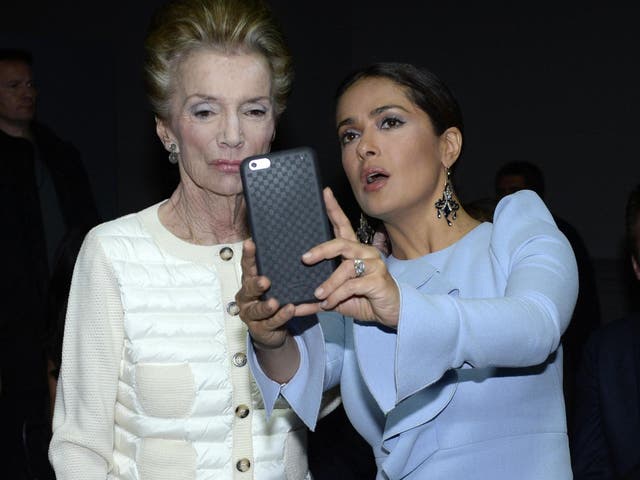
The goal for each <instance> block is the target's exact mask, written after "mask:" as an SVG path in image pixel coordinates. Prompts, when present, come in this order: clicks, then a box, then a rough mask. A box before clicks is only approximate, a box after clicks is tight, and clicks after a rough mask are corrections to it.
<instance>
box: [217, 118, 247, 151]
mask: <svg viewBox="0 0 640 480" xmlns="http://www.w3.org/2000/svg"><path fill="white" fill-rule="evenodd" d="M243 143H244V135H243V133H242V124H241V122H240V119H239V118H238V115H236V114H228V115H225V117H224V120H223V123H222V129H221V131H220V132H219V134H218V144H220V145H222V146H226V147H229V148H237V147H240V146H242V144H243Z"/></svg>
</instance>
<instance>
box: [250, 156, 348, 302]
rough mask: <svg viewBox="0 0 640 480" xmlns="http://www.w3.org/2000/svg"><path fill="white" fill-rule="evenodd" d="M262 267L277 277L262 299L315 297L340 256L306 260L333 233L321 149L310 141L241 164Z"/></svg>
mask: <svg viewBox="0 0 640 480" xmlns="http://www.w3.org/2000/svg"><path fill="white" fill-rule="evenodd" d="M240 177H241V179H242V185H243V188H244V196H245V200H246V204H247V213H248V217H249V228H250V229H251V237H252V239H253V241H254V242H255V244H256V263H257V268H258V273H259V274H260V275H265V276H267V277H269V279H270V280H271V287H270V288H269V290H267V292H265V294H264V295H263V296H262V300H266V299H269V298H272V297H274V298H276V300H278V302H279V303H280V305H281V306H282V305H286V304H288V303H293V304H294V305H298V304H301V303H313V302H317V301H318V300H317V299H316V298H315V296H314V295H313V292H314V291H315V289H316V288H317V287H318V286H319V285H320V284H321V283H322V282H323V281H324V280H326V279H327V278H328V277H329V275H331V273H332V272H333V271H334V270H335V268H336V266H337V262H336V260H323V261H321V262H320V263H317V264H315V265H305V264H304V263H302V260H301V259H300V257H301V256H302V254H303V253H305V252H306V251H307V250H309V249H310V248H311V247H313V246H315V245H318V244H319V243H322V242H325V241H327V240H330V239H332V238H333V233H332V229H331V227H330V224H329V219H328V217H327V214H326V209H325V205H324V200H323V198H322V181H321V176H320V170H319V167H318V160H317V155H316V152H315V151H314V150H313V149H312V148H310V147H299V148H293V149H289V150H281V151H276V152H270V153H266V154H263V155H253V156H251V157H248V158H245V159H244V160H243V161H242V163H241V165H240Z"/></svg>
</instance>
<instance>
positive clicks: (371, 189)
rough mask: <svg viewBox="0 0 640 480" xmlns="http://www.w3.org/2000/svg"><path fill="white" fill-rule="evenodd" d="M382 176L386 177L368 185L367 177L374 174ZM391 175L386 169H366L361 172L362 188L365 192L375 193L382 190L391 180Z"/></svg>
mask: <svg viewBox="0 0 640 480" xmlns="http://www.w3.org/2000/svg"><path fill="white" fill-rule="evenodd" d="M376 173H379V174H382V175H384V177H381V178H380V179H378V180H376V181H375V182H373V183H367V177H368V176H369V175H372V174H376ZM390 176H391V175H390V174H389V172H388V171H386V170H385V169H384V168H381V167H369V168H365V169H363V170H362V172H360V182H361V183H362V188H363V190H364V191H365V192H375V191H378V190H380V189H381V188H383V187H384V186H385V185H386V184H387V181H388V180H389V178H390Z"/></svg>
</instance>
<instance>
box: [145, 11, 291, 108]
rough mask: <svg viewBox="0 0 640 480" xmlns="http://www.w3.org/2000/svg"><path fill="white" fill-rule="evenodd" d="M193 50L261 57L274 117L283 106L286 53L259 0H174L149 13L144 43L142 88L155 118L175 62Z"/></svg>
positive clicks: (168, 92)
mask: <svg viewBox="0 0 640 480" xmlns="http://www.w3.org/2000/svg"><path fill="white" fill-rule="evenodd" d="M198 50H214V51H217V52H221V53H225V54H234V53H258V54H261V55H263V56H264V58H265V59H266V60H267V62H268V64H269V66H270V68H271V74H272V82H271V83H272V85H271V89H272V97H273V102H274V109H275V115H276V118H277V117H279V116H280V114H282V112H283V111H284V110H285V107H286V102H287V98H288V96H289V93H290V91H291V84H292V81H293V66H292V60H291V55H290V53H289V49H288V48H287V45H286V44H285V40H284V35H283V33H282V31H281V29H280V26H279V24H278V23H277V22H276V20H275V18H274V17H273V15H272V13H271V10H270V9H269V7H268V6H267V5H266V4H265V3H264V2H263V1H261V0H174V1H170V2H168V3H167V4H165V5H164V6H163V7H162V8H161V9H159V10H158V11H157V12H156V13H155V15H154V17H153V18H152V20H151V24H150V28H149V32H148V34H147V38H146V41H145V53H146V58H145V64H144V73H145V86H146V90H147V96H148V97H149V101H150V103H151V107H152V109H153V111H154V113H155V114H156V115H157V116H158V117H159V118H161V119H164V120H166V119H168V118H169V113H170V111H169V110H170V99H171V96H172V94H173V92H174V89H175V78H176V75H177V73H178V71H179V68H180V65H181V64H182V62H183V61H184V60H185V59H186V58H188V57H189V55H190V54H192V53H193V52H195V51H198Z"/></svg>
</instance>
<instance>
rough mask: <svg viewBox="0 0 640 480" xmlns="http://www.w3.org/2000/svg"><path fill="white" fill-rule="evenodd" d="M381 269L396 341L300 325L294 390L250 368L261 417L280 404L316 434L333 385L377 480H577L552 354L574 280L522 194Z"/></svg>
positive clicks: (327, 317)
mask: <svg viewBox="0 0 640 480" xmlns="http://www.w3.org/2000/svg"><path fill="white" fill-rule="evenodd" d="M386 262H387V267H388V269H389V271H390V273H391V274H392V275H393V277H394V279H395V280H396V282H397V284H398V287H399V289H400V295H401V299H400V319H399V323H398V328H397V331H396V330H393V329H389V328H385V327H383V326H380V325H379V324H373V323H363V322H358V321H357V320H353V319H350V318H345V317H343V316H341V315H338V314H336V313H333V312H327V313H323V314H320V315H319V316H318V317H319V320H320V322H319V323H318V322H317V321H314V320H315V319H310V318H304V319H294V320H293V321H292V322H290V326H291V330H292V332H293V333H294V336H295V338H296V340H297V342H298V346H299V348H300V352H301V364H300V368H299V369H298V372H297V373H296V375H295V376H294V378H292V379H291V381H290V382H289V383H287V384H286V385H280V384H278V383H276V382H273V381H271V380H270V379H269V378H267V377H266V376H265V375H264V373H263V372H262V371H261V370H260V367H259V365H258V364H257V361H256V358H255V355H250V362H251V368H252V370H253V373H254V376H255V377H256V380H257V381H258V384H259V386H260V390H261V392H262V394H263V397H264V399H265V405H266V408H267V411H270V409H271V408H272V407H273V404H274V402H275V400H276V398H277V397H278V395H280V394H282V395H283V396H284V397H285V398H286V399H287V401H288V402H289V403H290V405H291V406H292V407H293V409H294V410H295V411H296V412H297V413H298V415H299V416H300V417H301V419H302V420H303V421H304V422H305V423H306V424H307V425H308V426H309V427H310V428H312V429H313V428H314V427H315V423H316V421H317V415H318V409H319V405H320V398H321V395H322V391H323V390H326V389H328V388H330V387H332V386H334V385H336V384H337V383H340V384H341V392H342V398H343V402H344V408H345V411H346V412H347V414H348V416H349V418H350V420H351V422H352V423H353V425H354V426H355V428H356V429H357V430H358V431H359V432H360V434H361V435H362V436H363V437H364V438H365V439H366V440H367V441H368V442H369V444H370V445H371V446H372V448H373V451H374V454H375V456H376V462H377V465H378V476H377V478H378V479H393V480H395V479H400V478H407V479H427V478H446V479H449V480H451V479H453V480H456V479H460V480H462V479H464V480H475V479H477V480H487V479H492V480H502V479H504V480H513V479H514V478H518V480H540V479H553V480H563V479H571V478H572V473H571V467H570V459H569V447H568V440H567V435H566V420H565V410H564V398H563V391H562V349H561V348H559V344H560V337H561V335H562V333H563V332H564V330H565V329H566V327H567V325H568V323H569V320H570V318H571V314H572V311H573V308H574V306H575V302H576V298H577V294H578V272H577V267H576V262H575V257H574V255H573V252H572V250H571V246H570V244H569V242H568V241H567V239H566V238H565V237H564V235H563V234H562V233H561V232H560V230H558V228H557V227H556V225H555V223H554V221H553V218H552V216H551V214H550V213H549V211H548V210H547V208H546V206H545V205H544V203H543V202H542V200H541V199H540V198H539V197H538V196H537V195H536V194H535V193H533V192H531V191H520V192H517V193H515V194H513V195H510V196H508V197H505V198H504V199H503V200H501V201H500V203H499V204H498V206H497V207H496V211H495V214H494V223H493V224H491V223H483V224H481V225H479V226H477V227H476V228H475V229H473V230H472V231H471V232H469V233H468V234H467V235H465V236H464V237H463V238H462V239H460V240H459V241H458V242H456V243H455V244H453V245H451V246H449V247H447V248H446V249H444V250H440V251H437V252H434V253H430V254H428V255H425V256H423V257H421V258H417V259H412V260H399V259H396V258H394V257H392V256H391V257H389V258H388V259H387V260H386ZM249 343H250V342H249ZM251 357H252V358H251Z"/></svg>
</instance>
